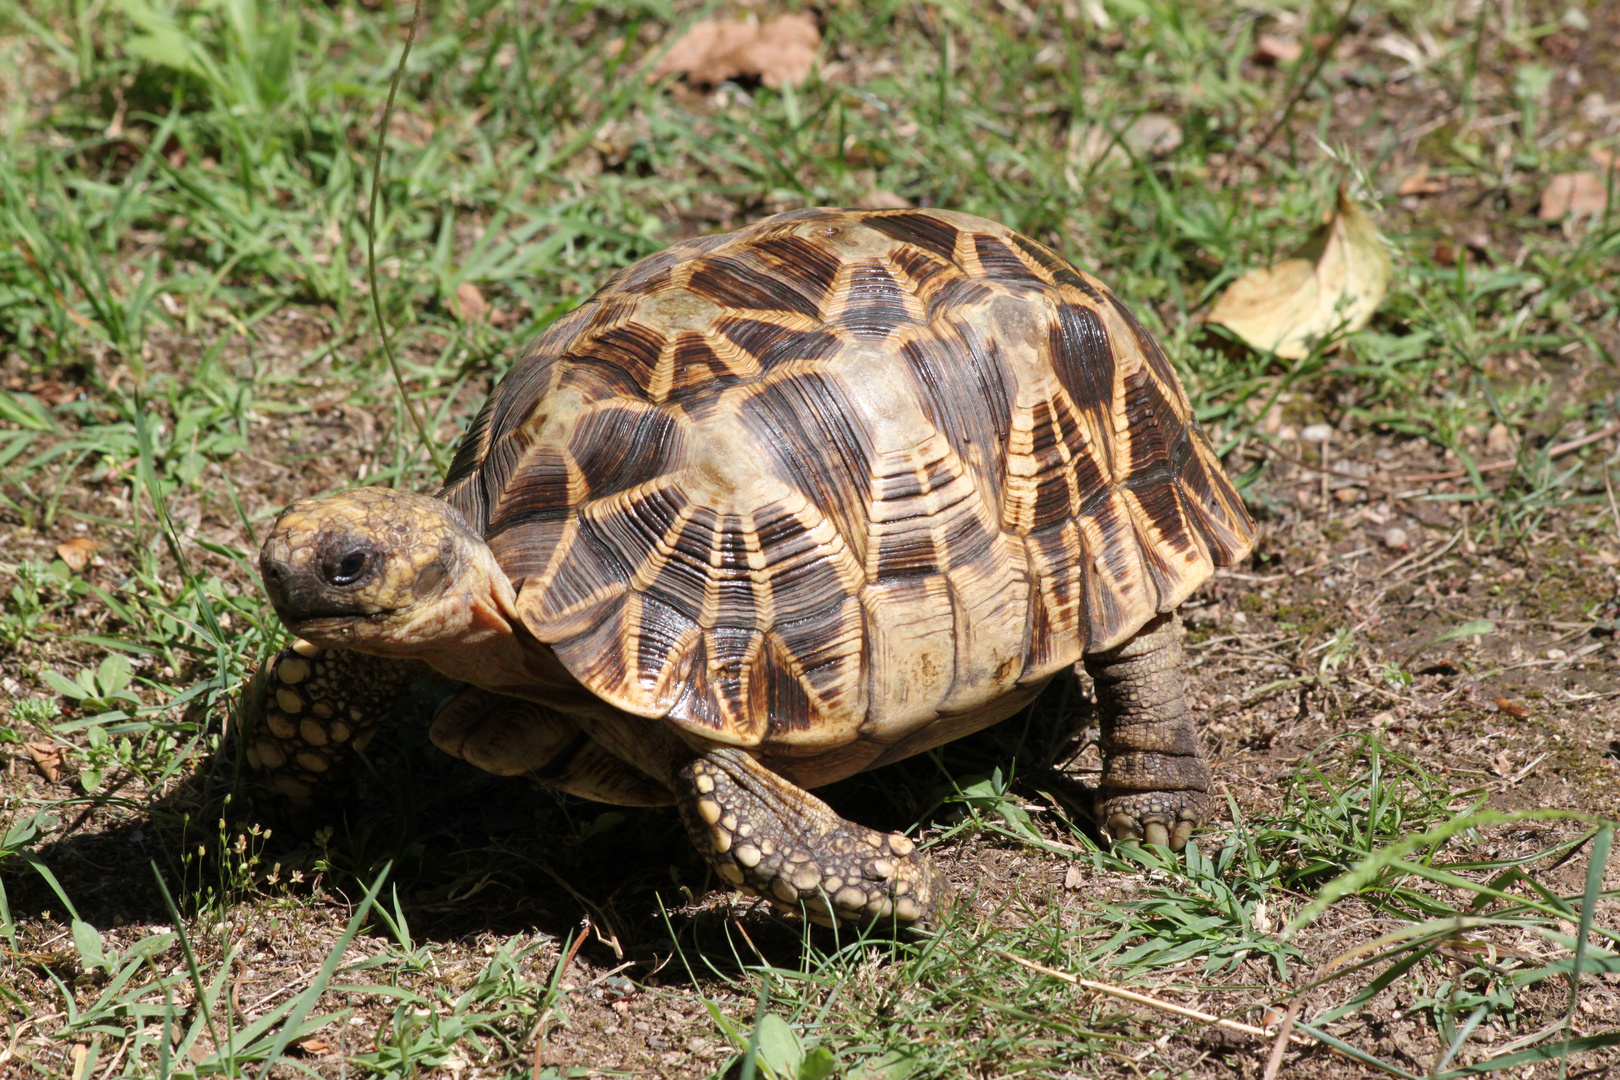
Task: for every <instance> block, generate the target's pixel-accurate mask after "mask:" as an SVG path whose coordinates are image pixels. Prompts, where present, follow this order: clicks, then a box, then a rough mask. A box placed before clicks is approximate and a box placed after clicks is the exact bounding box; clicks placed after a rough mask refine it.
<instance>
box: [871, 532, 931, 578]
mask: <svg viewBox="0 0 1620 1080" xmlns="http://www.w3.org/2000/svg"><path fill="white" fill-rule="evenodd" d="M939 568H940V554H939V549H938V547H937V546H936V538H935V536H934V534H933V531H932V530H931V529H929V528H927V527H926V526H924V525H922V524H920V523H919V524H918V526H917V527H915V528H912V529H907V530H904V531H901V532H893V533H888V534H886V535H885V536H883V537H882V539H880V540H879V541H878V557H877V574H878V578H879V579H881V580H883V581H887V580H889V579H890V578H901V577H920V576H922V575H925V574H932V573H935V572H937V571H938V570H939Z"/></svg>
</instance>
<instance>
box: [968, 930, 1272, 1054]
mask: <svg viewBox="0 0 1620 1080" xmlns="http://www.w3.org/2000/svg"><path fill="white" fill-rule="evenodd" d="M989 951H990V952H993V953H995V954H996V955H997V956H1000V957H1002V958H1003V959H1006V960H1011V961H1012V962H1013V963H1015V964H1018V965H1020V966H1021V967H1027V968H1029V970H1031V971H1038V972H1040V973H1041V974H1042V975H1050V976H1052V978H1054V979H1062V980H1063V981H1064V982H1066V983H1072V984H1073V985H1075V986H1083V987H1085V988H1086V989H1087V990H1095V991H1096V992H1097V993H1099V994H1109V995H1111V996H1113V997H1117V998H1124V999H1125V1000H1126V1001H1134V1002H1135V1003H1136V1004H1138V1005H1146V1006H1148V1007H1149V1008H1154V1009H1160V1010H1163V1011H1164V1012H1168V1013H1174V1014H1175V1015H1177V1016H1182V1017H1185V1018H1187V1019H1188V1020H1197V1021H1199V1022H1200V1023H1205V1024H1214V1025H1215V1026H1216V1027H1222V1028H1226V1029H1227V1030H1228V1031H1240V1032H1242V1033H1243V1034H1245V1035H1253V1036H1255V1037H1256V1038H1261V1039H1264V1038H1266V1037H1267V1036H1269V1035H1270V1034H1271V1032H1270V1031H1268V1030H1266V1029H1265V1028H1258V1027H1255V1026H1254V1025H1252V1024H1245V1023H1241V1022H1240V1021H1237V1020H1228V1019H1226V1018H1225V1017H1221V1016H1215V1015H1214V1014H1212V1013H1207V1012H1199V1011H1198V1010H1197V1009H1189V1008H1187V1007H1186V1006H1185V1005H1176V1004H1174V1003H1173V1002H1169V1001H1163V1000H1161V999H1159V998H1155V997H1149V996H1148V995H1146V994H1138V993H1137V992H1136V991H1134V990H1126V989H1125V988H1124V987H1121V986H1112V985H1110V984H1108V983H1102V982H1097V981H1096V980H1095V979H1082V978H1080V977H1079V976H1078V975H1070V974H1069V973H1068V972H1067V971H1059V970H1058V969H1057V968H1049V967H1047V966H1046V965H1045V964H1037V963H1036V962H1035V961H1033V960H1025V959H1024V958H1023V957H1022V956H1015V955H1014V954H1012V953H1010V952H1007V951H1006V950H1005V949H997V948H991V949H990V950H989ZM1283 1030H1284V1032H1286V1031H1287V1028H1286V1027H1285V1028H1284V1029H1283ZM1285 1037H1287V1036H1286V1035H1285ZM1300 1041H1304V1040H1303V1039H1301V1040H1300Z"/></svg>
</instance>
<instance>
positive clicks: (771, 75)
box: [652, 14, 821, 88]
mask: <svg viewBox="0 0 1620 1080" xmlns="http://www.w3.org/2000/svg"><path fill="white" fill-rule="evenodd" d="M819 48H821V31H820V30H818V29H817V28H816V23H815V20H814V19H812V18H811V17H810V16H808V15H802V14H801V15H778V16H777V17H776V18H774V19H770V20H768V21H766V22H763V23H761V22H757V21H755V20H753V19H749V20H747V21H744V22H736V21H730V20H720V19H704V20H702V21H701V22H697V23H694V24H693V25H692V28H691V29H690V30H688V31H687V32H686V33H684V34H682V35H681V37H680V39H679V40H678V41H676V42H675V44H674V45H673V46H671V47H670V50H669V52H668V53H666V54H665V55H664V58H663V59H662V60H660V61H659V62H658V66H657V67H655V68H654V69H653V73H652V74H653V78H655V79H661V78H663V77H664V76H665V75H672V74H678V75H680V76H681V77H682V78H684V79H686V81H687V82H690V83H696V84H700V85H706V86H713V85H714V84H716V83H722V82H725V81H726V80H728V79H744V78H757V79H759V81H760V82H762V83H764V84H765V85H766V86H770V87H775V88H780V87H783V86H797V85H799V84H800V83H802V82H804V80H805V79H806V78H808V77H809V75H810V69H811V68H812V67H814V66H815V62H816V50H817V49H819Z"/></svg>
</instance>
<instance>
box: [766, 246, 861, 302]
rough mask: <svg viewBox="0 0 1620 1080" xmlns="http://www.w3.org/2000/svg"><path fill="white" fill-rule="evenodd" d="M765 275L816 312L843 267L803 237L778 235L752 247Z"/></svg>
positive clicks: (833, 253) (835, 257)
mask: <svg viewBox="0 0 1620 1080" xmlns="http://www.w3.org/2000/svg"><path fill="white" fill-rule="evenodd" d="M756 248H757V250H758V251H759V252H760V253H761V254H762V255H763V256H764V259H763V261H764V263H765V267H766V269H767V270H768V272H769V273H770V274H771V275H772V276H773V277H775V278H777V279H778V280H780V281H781V282H783V283H784V284H786V285H788V286H789V287H791V288H792V289H794V290H795V291H796V292H798V294H799V295H800V296H802V297H804V299H805V302H806V304H807V305H809V306H810V307H811V308H812V309H813V311H815V312H820V311H821V309H822V307H823V305H825V303H826V301H827V294H828V293H830V292H831V291H832V287H833V282H834V281H836V280H837V279H838V272H839V270H840V269H842V267H843V260H841V259H840V258H839V257H838V253H837V252H836V251H833V250H832V249H831V248H829V247H828V246H827V245H826V244H819V243H817V242H816V241H814V240H811V239H809V238H808V237H804V236H778V237H773V238H771V239H769V240H761V241H760V242H759V243H758V244H757V245H756Z"/></svg>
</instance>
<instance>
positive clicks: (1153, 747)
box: [1085, 613, 1210, 851]
mask: <svg viewBox="0 0 1620 1080" xmlns="http://www.w3.org/2000/svg"><path fill="white" fill-rule="evenodd" d="M1181 638H1182V629H1181V621H1180V619H1178V618H1177V617H1176V615H1175V614H1174V613H1171V614H1168V615H1161V616H1159V617H1158V618H1157V619H1154V620H1153V621H1152V622H1150V623H1148V624H1147V625H1146V626H1144V627H1143V628H1142V629H1141V630H1140V631H1139V632H1138V633H1137V634H1136V636H1135V637H1133V638H1131V639H1130V640H1129V641H1127V642H1125V643H1124V644H1123V645H1121V646H1119V647H1118V648H1116V649H1114V650H1112V651H1110V652H1106V653H1099V654H1098V655H1096V656H1088V657H1086V658H1085V665H1086V670H1087V672H1089V673H1090V675H1091V677H1092V679H1093V680H1094V681H1095V683H1096V686H1097V704H1098V707H1099V710H1100V712H1101V713H1102V756H1103V767H1102V778H1101V780H1100V782H1099V783H1098V786H1097V808H1096V809H1097V823H1098V825H1099V826H1100V827H1101V828H1102V830H1103V831H1104V832H1105V833H1106V834H1107V835H1108V836H1109V837H1110V838H1111V839H1114V840H1122V839H1125V838H1126V837H1131V838H1135V839H1138V840H1145V841H1147V842H1148V843H1150V844H1157V845H1159V846H1161V847H1168V848H1170V849H1171V850H1173V851H1180V850H1181V849H1182V848H1183V847H1184V846H1186V843H1187V839H1188V837H1190V836H1191V835H1192V831H1193V829H1194V828H1195V827H1196V826H1197V825H1199V824H1200V823H1202V822H1203V821H1204V820H1205V819H1206V818H1207V817H1208V816H1209V793H1210V774H1209V766H1208V764H1206V763H1205V761H1204V758H1203V753H1202V750H1201V748H1200V741H1199V737H1198V731H1197V729H1196V728H1195V727H1194V725H1193V719H1192V714H1191V713H1190V712H1189V711H1188V709H1187V694H1186V677H1185V675H1184V674H1183V672H1182V650H1181Z"/></svg>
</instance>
